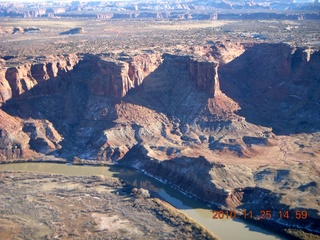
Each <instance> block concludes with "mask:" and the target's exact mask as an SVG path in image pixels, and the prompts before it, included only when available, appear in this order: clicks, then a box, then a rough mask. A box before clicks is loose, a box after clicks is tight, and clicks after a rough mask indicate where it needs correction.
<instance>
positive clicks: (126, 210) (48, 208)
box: [0, 171, 218, 239]
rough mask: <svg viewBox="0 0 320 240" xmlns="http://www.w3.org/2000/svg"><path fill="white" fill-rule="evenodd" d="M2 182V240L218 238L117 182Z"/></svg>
mask: <svg viewBox="0 0 320 240" xmlns="http://www.w3.org/2000/svg"><path fill="white" fill-rule="evenodd" d="M0 182H1V186H2V187H1V189H0V193H1V194H0V201H1V203H2V204H1V206H0V212H1V217H0V229H1V231H0V238H1V239H20V238H21V239H24V238H28V239H71V238H72V239H96V238H99V237H100V238H101V237H103V239H115V238H118V237H121V238H132V239H142V238H143V239H162V238H169V239H218V238H217V237H216V236H214V235H213V234H212V233H210V232H209V231H207V230H206V229H205V228H203V227H202V226H200V225H199V224H198V223H196V222H194V221H193V220H192V219H190V218H189V217H187V216H185V215H184V214H183V213H181V212H179V211H178V210H176V209H175V208H173V207H172V206H170V205H169V204H167V203H164V202H163V201H161V200H159V199H155V198H148V197H147V196H142V195H141V194H140V195H139V194H133V192H134V191H133V187H131V186H129V185H127V184H124V183H121V181H119V180H117V179H115V178H109V177H106V176H91V177H88V176H65V175H56V174H45V173H28V172H15V171H0Z"/></svg>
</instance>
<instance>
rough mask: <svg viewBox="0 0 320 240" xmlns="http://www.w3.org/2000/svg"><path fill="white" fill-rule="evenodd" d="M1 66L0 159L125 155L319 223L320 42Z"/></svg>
mask: <svg viewBox="0 0 320 240" xmlns="http://www.w3.org/2000/svg"><path fill="white" fill-rule="evenodd" d="M2 62H3V63H4V64H3V68H2V69H1V71H0V102H1V110H0V159H1V161H2V162H9V161H11V160H37V159H44V158H45V157H46V158H48V157H51V158H65V159H68V160H74V162H75V163H76V162H86V161H84V159H86V160H88V159H89V160H91V162H99V163H106V162H107V163H118V164H121V165H126V166H130V167H133V168H136V169H139V170H141V171H142V170H143V171H145V172H147V173H149V174H151V175H153V176H156V177H157V178H160V179H163V180H166V181H167V182H169V183H171V184H173V185H175V186H176V187H178V188H179V189H181V190H182V191H184V192H187V193H189V194H192V195H194V196H196V197H198V198H200V199H201V200H203V201H207V202H210V203H214V204H218V205H221V206H225V207H228V208H236V209H251V210H256V211H257V212H258V211H260V210H261V209H268V210H272V211H280V210H283V211H286V210H289V209H292V210H295V209H305V210H307V211H308V214H309V217H308V219H307V220H305V221H298V220H297V219H291V220H288V221H279V219H273V220H274V221H275V222H278V223H279V224H287V225H289V226H290V225H291V226H293V225H295V226H299V228H302V229H308V230H309V231H312V232H316V233H319V232H320V229H319V226H320V224H319V223H320V219H319V214H320V212H319V211H320V207H319V206H320V202H319V195H320V190H319V184H320V179H319V175H320V171H319V160H320V124H319V123H320V74H319V73H320V51H318V50H310V49H305V48H294V47H292V46H290V45H287V44H235V43H230V42H228V43H222V42H217V43H214V44H212V45H208V46H199V47H198V48H193V49H187V50H186V51H185V52H180V53H172V52H167V53H160V52H156V51H146V52H141V53H139V54H130V53H128V54H126V53H122V54H99V55H91V54H73V55H59V56H52V55H51V56H42V57H38V58H34V59H32V60H30V59H29V60H28V61H27V60H26V61H25V63H23V64H18V65H17V66H12V65H11V66H8V64H6V61H5V60H3V61H2Z"/></svg>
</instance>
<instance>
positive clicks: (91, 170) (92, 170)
mask: <svg viewBox="0 0 320 240" xmlns="http://www.w3.org/2000/svg"><path fill="white" fill-rule="evenodd" d="M22 165H24V164H22ZM22 165H20V164H18V166H22ZM40 165H41V166H40ZM40 165H37V164H35V165H32V166H30V165H28V166H29V167H28V168H26V166H24V167H22V168H21V169H23V170H25V171H30V170H31V169H32V171H33V170H34V171H40V172H41V171H50V172H52V171H51V170H50V168H49V169H47V166H48V165H51V164H48V165H47V164H44V165H43V164H40ZM85 165H87V164H85ZM38 166H39V168H38ZM55 166H61V167H59V168H57V169H56V167H55V172H59V173H63V174H66V172H70V173H71V174H77V175H84V174H85V175H96V174H98V175H99V174H105V171H106V170H105V168H104V167H102V168H99V167H89V166H88V167H80V166H70V167H67V166H66V165H63V164H62V165H60V164H57V165H55ZM91 166H100V165H94V164H91ZM71 167H72V169H73V170H72V169H71ZM28 169H29V170H28ZM108 169H109V170H107V171H108V172H111V173H112V172H114V173H115V174H116V176H117V177H118V178H120V179H122V180H124V181H125V182H127V183H128V182H129V184H134V186H136V184H137V183H136V181H138V182H139V181H141V180H137V179H136V177H135V176H133V175H132V173H129V174H128V172H127V171H126V170H125V169H132V168H129V167H128V166H113V165H110V164H109V167H108ZM120 169H123V170H125V172H124V174H120V175H119V173H118V172H119V170H120ZM120 171H122V170H120ZM135 171H137V170H135ZM131 172H132V171H131ZM140 172H141V173H143V175H145V174H146V172H144V171H141V170H140ZM127 175H131V176H132V179H125V178H124V177H126V176H127ZM149 176H150V175H149ZM150 177H151V178H153V179H154V178H155V177H154V176H150ZM143 181H145V180H143ZM131 182H132V183H131ZM162 182H163V183H164V184H165V185H170V186H171V187H172V188H175V190H178V191H179V192H181V193H183V194H184V195H188V196H189V197H190V194H186V193H184V192H183V190H182V189H179V188H176V187H175V186H174V185H172V184H169V183H168V182H166V181H162ZM139 187H143V188H148V187H150V184H144V185H143V184H142V185H141V186H139ZM151 191H158V190H157V189H152V188H151ZM159 197H160V198H163V196H159ZM193 197H194V196H193ZM164 199H166V197H165V198H164ZM178 199H179V198H178ZM166 201H167V200H166ZM197 201H199V202H204V201H203V200H202V201H201V199H199V198H198V199H197ZM169 202H170V201H169ZM174 202H176V201H174ZM174 202H173V203H172V202H170V203H171V204H173V205H174V207H176V208H179V209H181V207H180V206H177V205H175V204H174ZM189 206H192V205H189ZM205 206H206V205H204V207H202V208H207V209H210V208H211V207H205ZM198 207H199V206H197V207H195V206H194V207H192V208H198ZM184 208H185V207H182V209H184ZM188 208H189V207H188ZM214 208H215V209H217V208H216V207H214ZM211 209H213V208H211ZM224 210H226V209H225V208H224ZM238 213H239V216H241V215H240V214H241V212H238ZM188 215H189V214H188ZM189 216H190V215H189ZM211 218H212V213H210V216H209V220H208V221H210V224H209V225H211V224H214V221H215V220H213V219H211ZM241 219H243V218H242V217H241ZM229 221H231V220H229ZM245 222H247V223H250V224H251V225H255V226H257V227H258V226H262V227H264V228H265V229H270V230H273V231H274V232H277V233H278V234H279V233H281V236H283V238H289V239H317V238H316V237H318V236H317V235H314V234H310V233H307V232H303V231H301V230H298V229H290V228H289V227H288V226H283V225H281V224H278V223H275V222H271V221H261V220H259V219H256V218H254V219H249V218H247V220H246V221H245ZM202 224H203V223H202ZM226 226H227V225H226ZM205 227H208V226H205ZM247 227H249V226H247ZM209 228H210V226H209ZM251 228H252V227H250V229H251ZM213 232H214V233H215V231H213ZM288 232H289V233H290V234H288ZM297 234H299V236H303V237H297V238H293V237H294V236H295V235H297ZM283 238H282V237H281V239H283Z"/></svg>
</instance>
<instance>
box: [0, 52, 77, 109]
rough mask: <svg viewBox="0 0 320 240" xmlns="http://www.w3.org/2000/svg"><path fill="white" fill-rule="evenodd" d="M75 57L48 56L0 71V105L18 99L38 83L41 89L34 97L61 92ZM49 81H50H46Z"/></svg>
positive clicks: (75, 60) (74, 62) (75, 62)
mask: <svg viewBox="0 0 320 240" xmlns="http://www.w3.org/2000/svg"><path fill="white" fill-rule="evenodd" d="M78 61H79V59H78V56H77V55H66V56H49V57H48V58H44V59H40V60H39V63H26V64H24V65H20V66H17V67H8V68H2V69H1V70H0V104H1V103H4V102H5V101H7V100H9V99H11V98H19V96H20V95H22V94H23V93H28V91H29V90H30V89H32V88H34V87H35V86H37V85H38V84H39V83H41V84H40V85H39V86H40V87H41V89H39V91H37V92H35V93H33V94H34V95H35V96H39V95H46V94H53V93H55V92H57V91H59V89H60V90H61V88H62V87H61V85H62V82H63V81H64V82H65V81H66V78H67V75H68V74H67V73H68V72H69V71H71V70H72V69H73V67H74V66H75V65H76V64H77V63H78ZM48 80H50V81H48Z"/></svg>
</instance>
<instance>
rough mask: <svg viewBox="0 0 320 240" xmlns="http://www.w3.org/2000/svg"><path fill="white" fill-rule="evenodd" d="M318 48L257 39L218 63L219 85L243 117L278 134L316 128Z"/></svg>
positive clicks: (319, 81) (319, 109) (319, 78)
mask: <svg viewBox="0 0 320 240" xmlns="http://www.w3.org/2000/svg"><path fill="white" fill-rule="evenodd" d="M319 73H320V51H316V52H314V53H312V54H309V53H308V50H307V51H304V49H301V48H298V49H295V48H293V47H291V46H289V45H287V44H260V45H255V46H253V47H251V48H248V49H247V50H246V51H245V52H244V53H243V54H242V55H240V56H239V57H237V58H235V59H234V60H233V61H231V62H229V63H228V64H226V65H223V66H221V67H220V68H219V76H220V87H221V90H222V91H223V92H224V93H225V94H226V95H227V96H229V97H230V98H232V99H233V100H234V101H236V102H238V103H239V105H240V107H241V110H239V111H238V112H237V113H238V114H239V115H242V116H244V117H245V118H246V120H247V121H248V122H251V123H253V124H257V125H264V126H268V127H272V129H273V132H274V133H276V134H280V135H290V134H294V133H312V132H317V131H320V124H319V123H320V74H319Z"/></svg>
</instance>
